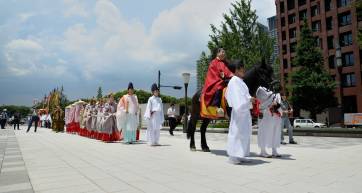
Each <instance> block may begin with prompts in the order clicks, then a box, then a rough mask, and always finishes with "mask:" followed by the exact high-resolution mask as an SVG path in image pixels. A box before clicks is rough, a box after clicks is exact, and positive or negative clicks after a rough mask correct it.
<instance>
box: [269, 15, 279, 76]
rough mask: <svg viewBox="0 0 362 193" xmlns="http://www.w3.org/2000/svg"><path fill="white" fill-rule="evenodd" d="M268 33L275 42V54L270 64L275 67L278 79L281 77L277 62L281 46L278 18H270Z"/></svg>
mask: <svg viewBox="0 0 362 193" xmlns="http://www.w3.org/2000/svg"><path fill="white" fill-rule="evenodd" d="M268 27H269V30H268V33H269V36H270V37H271V38H272V39H273V40H274V46H273V54H272V56H271V57H270V60H269V64H270V65H272V66H273V69H274V74H275V76H276V77H280V75H279V74H280V70H279V69H280V65H279V64H280V63H279V62H277V61H276V60H277V58H278V56H279V46H278V29H277V17H276V16H273V17H269V18H268Z"/></svg>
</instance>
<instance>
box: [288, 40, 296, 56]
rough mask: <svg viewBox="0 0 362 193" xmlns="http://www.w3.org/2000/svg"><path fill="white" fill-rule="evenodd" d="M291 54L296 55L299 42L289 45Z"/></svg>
mask: <svg viewBox="0 0 362 193" xmlns="http://www.w3.org/2000/svg"><path fill="white" fill-rule="evenodd" d="M289 47H290V53H294V52H295V51H296V50H297V42H293V43H291V44H290V45H289Z"/></svg>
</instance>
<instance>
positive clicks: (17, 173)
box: [0, 129, 33, 193]
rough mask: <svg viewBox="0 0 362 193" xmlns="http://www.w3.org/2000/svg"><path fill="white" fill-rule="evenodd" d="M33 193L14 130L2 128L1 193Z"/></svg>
mask: <svg viewBox="0 0 362 193" xmlns="http://www.w3.org/2000/svg"><path fill="white" fill-rule="evenodd" d="M3 192H7V193H10V192H11V193H33V188H32V186H31V183H30V180H29V176H28V172H27V170H26V168H25V163H24V160H23V158H22V155H21V151H20V148H19V145H18V141H17V139H16V137H15V134H14V130H8V129H6V130H5V129H1V130H0V193H3Z"/></svg>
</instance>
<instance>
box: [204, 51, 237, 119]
mask: <svg viewBox="0 0 362 193" xmlns="http://www.w3.org/2000/svg"><path fill="white" fill-rule="evenodd" d="M232 76H233V73H232V72H231V71H230V70H229V69H228V67H227V66H226V64H225V50H224V49H223V48H219V49H218V50H217V56H216V58H215V59H214V60H212V61H211V63H210V65H209V68H208V71H207V75H206V79H205V85H204V87H203V89H202V95H203V101H204V103H205V105H206V106H207V107H209V106H215V107H217V116H218V117H223V116H224V110H223V109H222V108H221V100H222V94H223V89H224V88H225V87H226V86H227V85H226V83H225V81H226V80H229V79H231V77H232Z"/></svg>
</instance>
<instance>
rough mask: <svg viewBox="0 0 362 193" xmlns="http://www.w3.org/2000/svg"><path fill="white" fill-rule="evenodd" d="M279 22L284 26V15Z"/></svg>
mask: <svg viewBox="0 0 362 193" xmlns="http://www.w3.org/2000/svg"><path fill="white" fill-rule="evenodd" d="M280 24H281V25H282V27H284V26H285V17H282V18H281V19H280Z"/></svg>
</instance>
